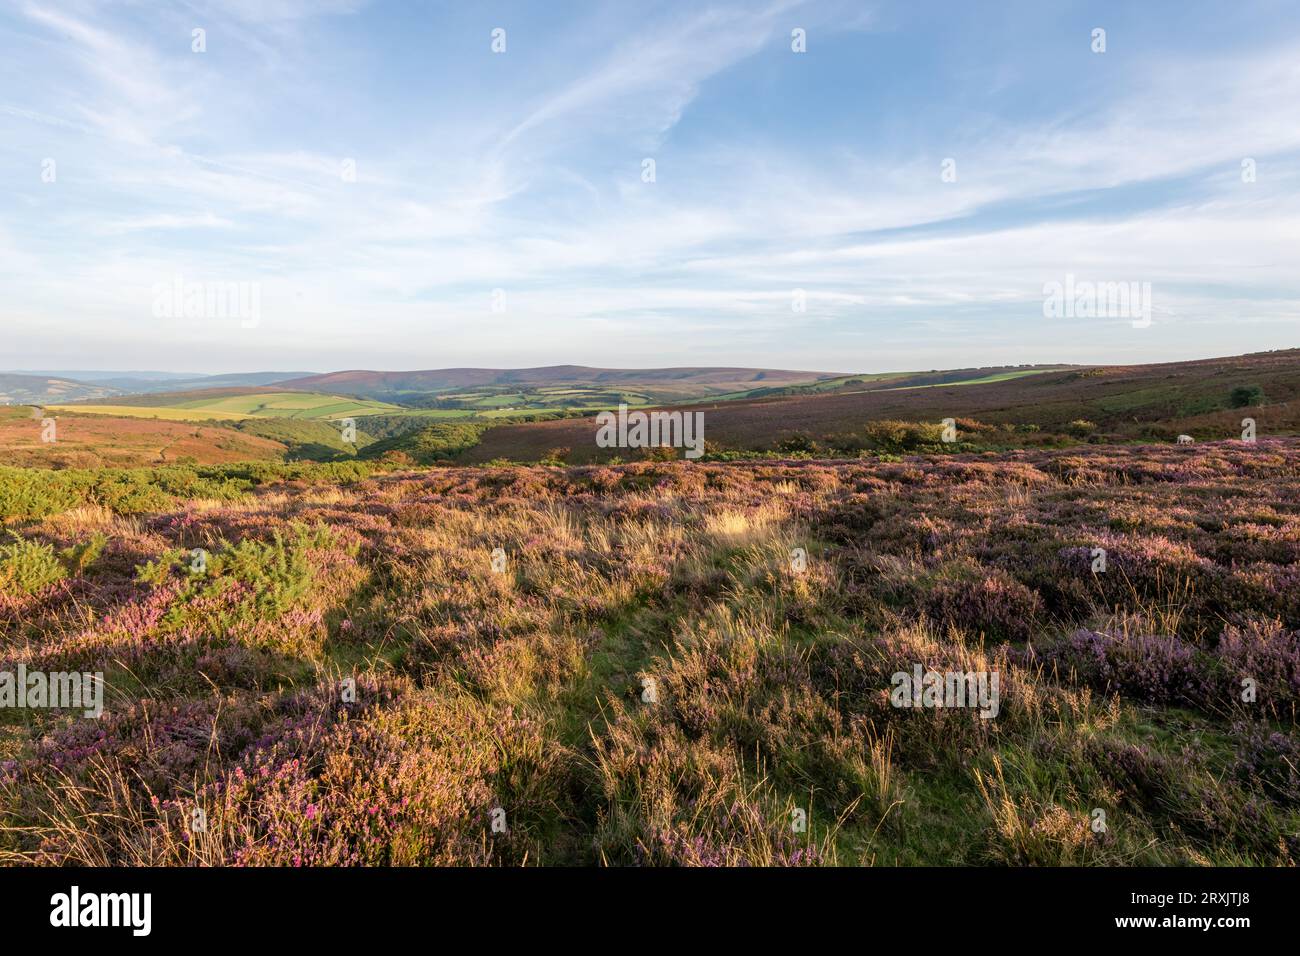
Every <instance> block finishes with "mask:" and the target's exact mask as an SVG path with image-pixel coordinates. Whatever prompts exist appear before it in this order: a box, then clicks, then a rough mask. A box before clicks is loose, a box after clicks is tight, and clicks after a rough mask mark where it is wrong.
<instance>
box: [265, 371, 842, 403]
mask: <svg viewBox="0 0 1300 956" xmlns="http://www.w3.org/2000/svg"><path fill="white" fill-rule="evenodd" d="M837 374H838V373H829V372H800V371H790V370H784V369H759V368H689V367H688V368H645V369H616V368H589V367H587V366H583V365H548V366H542V367H539V368H517V369H502V368H444V369H426V370H422V371H412V372H377V371H368V370H359V369H358V370H352V371H345V372H330V373H328V374H325V375H313V376H309V377H307V378H300V379H291V380H289V381H285V382H280V383H279V384H280V385H281V386H283V387H285V388H299V389H311V390H316V391H323V390H324V391H337V392H344V393H346V394H351V395H365V396H377V395H393V394H397V393H402V392H437V391H444V390H447V389H455V388H475V387H483V386H525V387H527V386H533V387H536V386H555V385H589V386H591V385H595V386H606V387H619V388H654V389H655V390H656V394H657V395H658V396H659V397H660V399H661V400H666V399H667V398H669V397H671V396H674V395H695V396H701V395H713V394H723V393H726V392H734V391H738V390H741V389H746V388H757V387H760V386H784V385H792V384H798V383H802V382H812V381H818V380H820V379H826V378H834V377H836V375H837Z"/></svg>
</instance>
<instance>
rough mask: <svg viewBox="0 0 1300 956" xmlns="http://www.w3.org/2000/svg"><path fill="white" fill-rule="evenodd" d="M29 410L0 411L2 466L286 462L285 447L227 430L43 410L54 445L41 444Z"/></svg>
mask: <svg viewBox="0 0 1300 956" xmlns="http://www.w3.org/2000/svg"><path fill="white" fill-rule="evenodd" d="M32 414H33V412H32V409H31V408H28V407H23V406H18V407H13V408H0V457H2V458H3V463H4V464H6V465H21V466H27V467H38V468H93V467H99V466H115V467H139V466H143V465H159V464H167V463H172V462H177V461H182V460H189V461H193V462H195V463H197V464H200V465H212V464H223V463H227V462H235V461H276V460H281V459H283V458H285V457H286V455H287V452H288V450H289V449H288V447H287V445H286V443H285V442H282V441H276V440H275V439H274V438H272V437H266V436H262V435H257V434H246V433H241V432H239V431H236V430H234V429H231V428H222V427H214V426H208V425H199V424H193V423H188V422H172V421H158V420H153V419H138V418H123V417H119V416H111V415H68V414H63V413H60V412H56V411H51V410H48V409H47V410H46V411H45V415H47V416H52V417H53V418H54V423H55V433H54V437H55V439H56V440H55V441H53V442H46V441H43V440H42V433H43V428H42V424H41V420H40V419H35V418H33V417H32Z"/></svg>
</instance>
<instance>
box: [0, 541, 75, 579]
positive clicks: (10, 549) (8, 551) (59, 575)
mask: <svg viewBox="0 0 1300 956" xmlns="http://www.w3.org/2000/svg"><path fill="white" fill-rule="evenodd" d="M67 573H68V572H67V569H66V568H64V566H63V562H61V561H60V560H59V558H58V555H56V554H55V553H54V546H53V545H51V544H42V543H41V542H38V541H27V540H24V539H22V538H19V537H17V536H16V535H15V536H14V540H13V541H12V542H10V543H9V544H6V545H0V593H20V594H34V593H35V592H37V591H39V590H41V588H43V587H45V586H47V585H50V584H53V583H54V582H55V581H59V580H62V579H63V578H65V577H66V576H67Z"/></svg>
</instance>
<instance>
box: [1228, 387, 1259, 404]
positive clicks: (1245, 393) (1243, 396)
mask: <svg viewBox="0 0 1300 956" xmlns="http://www.w3.org/2000/svg"><path fill="white" fill-rule="evenodd" d="M1228 400H1229V401H1230V402H1232V407H1233V408H1247V407H1249V406H1252V405H1263V404H1264V390H1263V389H1262V388H1260V387H1259V386H1258V385H1238V386H1237V387H1236V388H1234V389H1233V390H1232V394H1231V395H1229V396H1228Z"/></svg>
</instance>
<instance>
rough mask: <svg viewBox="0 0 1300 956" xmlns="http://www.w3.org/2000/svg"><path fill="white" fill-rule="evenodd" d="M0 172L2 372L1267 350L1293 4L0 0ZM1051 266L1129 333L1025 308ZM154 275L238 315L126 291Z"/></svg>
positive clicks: (1274, 341) (1294, 340)
mask: <svg viewBox="0 0 1300 956" xmlns="http://www.w3.org/2000/svg"><path fill="white" fill-rule="evenodd" d="M196 28H199V29H202V30H204V31H205V39H206V52H202V53H196V52H194V51H193V49H192V46H193V40H192V36H193V33H192V31H193V30H195V29H196ZM497 28H501V29H503V30H505V51H504V52H502V53H494V52H493V50H492V48H491V44H492V31H493V30H494V29H497ZM1096 28H1101V29H1104V30H1105V31H1106V34H1105V40H1106V49H1105V52H1104V53H1098V52H1094V50H1093V45H1094V43H1093V38H1092V33H1093V30H1094V29H1096ZM796 29H798V30H802V31H804V33H805V35H806V52H803V53H796V52H794V51H793V50H792V48H791V46H792V41H791V36H792V31H794V30H796ZM647 159H652V160H653V161H654V172H655V176H654V181H653V182H646V181H644V177H643V169H644V162H645V160H647ZM947 159H951V160H953V163H954V166H953V168H954V169H955V173H956V176H955V180H954V181H947V182H946V181H944V178H943V177H942V175H941V172H942V169H943V163H944V161H945V160H947ZM1245 159H1251V160H1253V161H1254V169H1255V176H1254V181H1253V182H1246V181H1243V175H1242V162H1243V160H1245ZM49 160H53V165H52V166H51V165H50V164H49V163H48V162H47V161H49ZM347 161H351V162H353V163H354V164H355V166H354V168H355V173H356V174H355V181H349V178H348V177H347V176H346V175H345V174H344V172H343V171H344V168H345V166H344V164H345V162H347ZM47 169H52V171H53V175H52V176H50V175H49V174H48V173H46V170H47ZM0 178H2V179H3V182H4V183H5V184H6V188H5V189H4V190H2V191H0V287H2V288H3V289H4V297H3V305H0V310H2V311H0V321H2V322H3V326H4V329H3V332H4V334H3V337H2V338H0V341H2V342H3V346H0V349H3V351H0V368H167V369H173V370H181V371H196V372H205V371H213V372H215V371H239V370H255V369H268V368H282V369H295V370H297V369H314V370H329V369H337V368H428V367H441V366H456V365H482V366H524V365H545V364H559V363H578V364H589V365H604V366H620V367H621V366H630V367H637V366H657V365H764V366H772V367H787V368H808V369H826V370H843V371H881V370H891V369H914V368H922V369H928V368H947V367H959V366H969V365H995V364H1006V363H1020V362H1139V361H1165V360H1174V359H1180V358H1190V357H1200V356H1211V355H1226V354H1236V353H1241V352H1248V351H1258V350H1264V349H1271V348H1284V347H1290V346H1295V345H1300V335H1297V331H1300V268H1297V267H1298V266H1300V189H1298V188H1297V187H1298V186H1300V17H1297V16H1295V11H1294V7H1293V6H1292V5H1290V4H1288V3H1286V2H1256V3H1251V2H1244V3H1235V4H1231V5H1225V4H1223V3H1198V2H1180V3H1157V2H1153V3H1141V4H1138V3H1132V2H1126V3H1087V4H1084V3H1051V2H1046V0H1038V2H1024V3H1019V2H1010V3H1003V4H997V5H993V4H982V3H981V4H971V3H957V2H954V3H880V4H873V3H849V2H833V0H823V2H809V3H797V2H783V3H757V2H756V3H735V4H717V5H710V4H708V3H707V2H700V0H695V2H690V3H681V4H631V3H622V2H621V3H603V4H587V3H581V2H565V3H550V2H546V3H543V2H533V3H521V4H496V3H480V2H474V3H469V2H465V3H455V4H452V3H362V2H354V0H320V2H308V0H235V2H225V3H205V2H193V3H175V4H171V3H169V4H161V3H130V2H114V3H97V2H69V3H58V2H33V3H27V2H21V0H20V2H9V0H0ZM51 179H52V181H48V180H51ZM1067 275H1073V276H1074V277H1075V278H1076V280H1078V281H1092V282H1146V283H1150V287H1151V302H1152V315H1151V322H1150V324H1149V326H1147V327H1143V328H1135V327H1134V323H1133V322H1132V321H1130V320H1129V319H1128V318H1123V317H1119V318H1116V317H1108V318H1086V317H1071V318H1046V317H1044V311H1043V299H1044V294H1043V290H1044V285H1045V284H1047V283H1050V282H1063V281H1064V280H1065V278H1066V276H1067ZM178 277H180V278H181V279H183V281H184V282H187V283H193V282H198V283H230V282H241V283H247V284H249V287H255V288H256V289H257V292H258V296H259V299H258V301H259V304H260V310H259V313H258V316H257V321H256V322H241V321H240V320H239V319H238V318H231V317H228V316H221V315H203V316H198V317H193V316H191V317H184V316H181V317H176V316H170V317H169V316H166V315H159V314H158V310H157V308H155V306H156V298H157V295H158V290H159V288H160V287H167V286H169V285H170V284H171V283H173V282H174V281H175V280H176V279H177V278H178ZM797 289H798V290H803V296H804V302H805V308H804V309H803V310H802V311H796V309H795V308H794V301H795V292H794V290H797Z"/></svg>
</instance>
